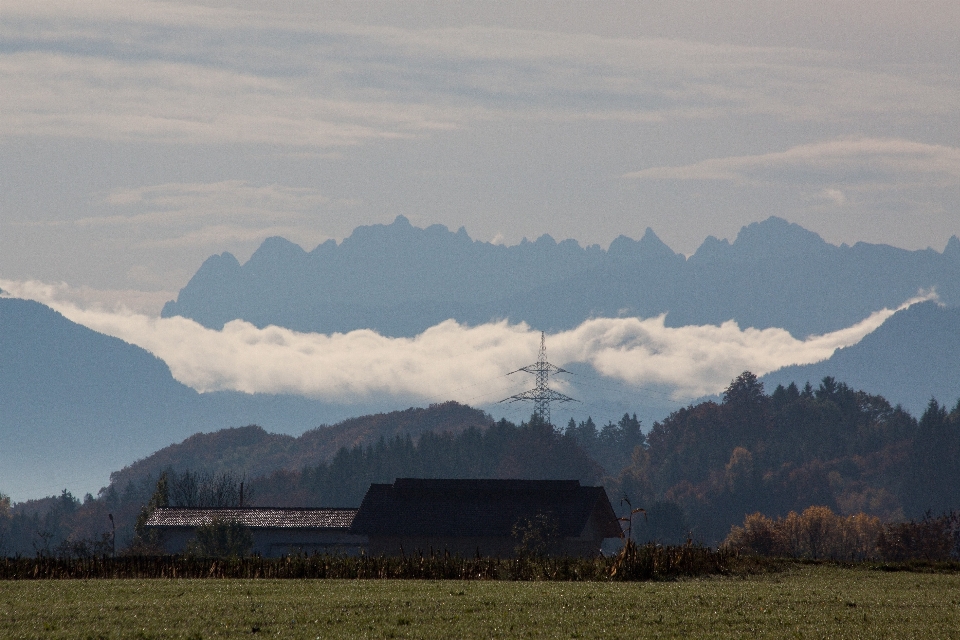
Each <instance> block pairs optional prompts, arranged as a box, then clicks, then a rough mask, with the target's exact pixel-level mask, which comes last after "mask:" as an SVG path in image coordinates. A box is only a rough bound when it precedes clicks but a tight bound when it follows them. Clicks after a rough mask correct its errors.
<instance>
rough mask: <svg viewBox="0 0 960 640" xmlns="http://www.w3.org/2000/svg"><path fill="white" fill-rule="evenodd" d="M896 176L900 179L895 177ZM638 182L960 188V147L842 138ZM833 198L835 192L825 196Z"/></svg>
mask: <svg viewBox="0 0 960 640" xmlns="http://www.w3.org/2000/svg"><path fill="white" fill-rule="evenodd" d="M894 176H896V177H895V178H894ZM623 177H624V178H628V179H638V180H730V181H735V182H833V183H837V182H851V183H876V184H878V185H879V184H883V183H887V184H889V183H894V182H895V183H896V184H897V185H898V186H901V187H903V186H914V185H919V184H928V185H931V186H940V187H944V186H949V185H955V184H956V182H957V180H958V179H960V149H958V148H956V147H950V146H945V145H935V144H924V143H920V142H913V141H910V140H900V139H871V138H861V139H841V140H831V141H826V142H818V143H812V144H804V145H798V146H796V147H792V148H790V149H788V150H786V151H781V152H775V153H765V154H758V155H752V156H735V157H729V158H711V159H709V160H703V161H701V162H696V163H693V164H688V165H683V166H676V167H651V168H649V169H642V170H640V171H633V172H630V173H626V174H624V176H623ZM825 195H827V196H835V195H836V194H835V193H833V194H832V193H829V192H825Z"/></svg>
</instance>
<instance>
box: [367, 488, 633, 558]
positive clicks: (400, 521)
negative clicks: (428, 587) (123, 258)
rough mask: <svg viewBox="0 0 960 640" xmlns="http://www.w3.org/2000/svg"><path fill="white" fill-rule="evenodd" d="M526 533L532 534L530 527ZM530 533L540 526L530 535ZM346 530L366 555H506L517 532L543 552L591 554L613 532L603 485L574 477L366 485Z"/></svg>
mask: <svg viewBox="0 0 960 640" xmlns="http://www.w3.org/2000/svg"><path fill="white" fill-rule="evenodd" d="M531 529H532V530H531ZM537 529H540V530H539V531H537ZM351 530H352V531H353V532H354V533H356V534H361V535H364V536H366V537H367V538H368V542H367V549H368V550H369V553H370V554H372V555H381V554H384V555H399V554H401V553H413V552H415V551H418V550H419V551H423V552H424V553H429V552H430V551H437V552H449V553H451V554H454V555H461V556H473V555H476V554H479V555H482V556H499V557H501V558H505V557H510V556H513V555H514V554H515V552H516V549H517V546H518V544H521V543H522V542H523V540H522V538H523V535H524V533H527V534H532V535H531V536H530V537H532V538H533V539H534V540H533V541H534V542H536V541H537V538H539V539H540V541H541V542H543V543H544V548H543V549H542V550H543V551H546V552H548V553H551V554H557V555H559V554H565V555H572V556H595V555H598V554H599V553H600V545H601V544H602V543H603V540H604V539H605V538H618V537H620V535H621V529H620V523H619V521H618V520H617V516H616V514H615V513H614V511H613V507H611V506H610V500H609V499H608V498H607V493H606V491H604V489H603V487H583V486H580V482H579V481H577V480H421V479H414V478H401V479H398V480H396V481H395V482H394V483H393V484H373V485H370V489H369V490H368V491H367V495H366V496H365V497H364V499H363V502H362V503H361V505H360V510H359V512H358V513H357V516H356V518H354V520H353V526H352V528H351Z"/></svg>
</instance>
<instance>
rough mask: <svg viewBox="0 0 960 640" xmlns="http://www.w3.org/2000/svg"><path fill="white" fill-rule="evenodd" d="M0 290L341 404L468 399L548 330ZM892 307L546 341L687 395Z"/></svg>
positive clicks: (632, 378) (789, 355)
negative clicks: (411, 328)
mask: <svg viewBox="0 0 960 640" xmlns="http://www.w3.org/2000/svg"><path fill="white" fill-rule="evenodd" d="M0 288H2V289H3V290H4V291H5V292H6V293H7V294H9V295H12V296H16V297H22V298H29V299H34V300H38V301H40V302H43V303H45V304H48V305H50V306H51V307H53V308H55V309H57V310H58V311H60V312H61V313H63V314H64V315H65V316H66V317H68V318H70V319H71V320H73V321H74V322H78V323H80V324H82V325H85V326H87V327H89V328H91V329H93V330H95V331H100V332H102V333H105V334H108V335H112V336H115V337H118V338H121V339H123V340H125V341H127V342H130V343H133V344H136V345H139V346H140V347H143V348H144V349H146V350H148V351H150V352H152V353H154V354H155V355H157V356H158V357H160V358H161V359H163V360H164V361H165V362H166V363H167V364H168V365H169V367H170V369H171V371H172V373H173V376H174V377H175V378H176V379H177V380H179V381H180V382H183V383H184V384H187V385H189V386H191V387H193V388H194V389H197V390H198V391H201V392H204V391H216V390H237V391H244V392H248V393H254V392H262V393H290V394H299V395H305V396H309V397H313V398H319V399H325V400H330V401H336V402H341V403H343V402H347V403H349V402H351V401H362V400H365V399H369V398H370V397H372V396H376V395H388V396H403V397H416V398H421V399H444V400H446V399H454V400H460V401H464V402H465V401H469V400H471V399H474V398H476V397H477V392H478V389H480V388H482V387H483V386H484V385H487V386H490V385H491V384H496V381H497V380H498V379H500V378H502V377H503V376H504V375H505V374H507V373H508V372H510V371H513V370H515V369H516V368H518V367H519V366H523V365H526V364H528V363H530V362H533V361H534V360H535V359H536V354H537V349H538V347H539V332H537V331H535V330H533V329H531V328H530V327H529V326H527V325H526V324H509V323H508V322H506V321H503V322H496V323H490V324H484V325H480V326H476V327H468V326H463V325H460V324H458V323H457V322H455V321H453V320H448V321H446V322H442V323H440V324H438V325H436V326H434V327H431V328H430V329H428V330H426V331H424V332H423V333H421V334H420V335H418V336H416V337H413V338H390V337H385V336H381V335H379V334H377V333H376V332H374V331H370V330H357V331H351V332H349V333H346V334H333V335H323V334H316V333H298V332H296V331H291V330H289V329H284V328H280V327H267V328H265V329H258V328H257V327H255V326H253V325H252V324H250V323H248V322H244V321H242V320H235V321H233V322H230V323H228V324H227V325H226V326H225V327H224V328H223V330H222V331H214V330H211V329H207V328H205V327H203V326H201V325H199V324H197V323H196V322H194V321H192V320H187V319H184V318H179V317H178V318H157V317H150V316H147V315H143V314H138V313H134V312H131V311H129V310H126V309H122V308H121V309H114V310H104V309H102V308H81V307H79V306H77V305H76V304H74V303H72V302H63V301H62V300H63V298H64V295H63V292H64V287H56V286H50V285H43V284H39V283H35V282H12V281H4V280H0ZM931 297H933V294H929V295H926V296H921V297H918V298H915V299H913V300H910V301H908V302H907V303H905V304H904V307H906V306H909V305H910V304H913V303H914V302H918V301H920V300H926V299H930V298H931ZM901 308H903V307H901ZM893 313H895V310H891V309H883V310H881V311H877V312H874V313H873V314H871V315H870V316H869V317H868V318H866V319H864V320H862V321H861V322H859V323H857V324H855V325H853V326H851V327H848V328H846V329H842V330H840V331H835V332H832V333H828V334H824V335H821V336H812V337H809V338H806V339H804V340H799V339H797V338H794V337H793V336H791V335H790V333H789V332H787V331H786V330H784V329H777V328H771V329H752V328H748V329H741V328H740V327H739V326H738V325H737V324H736V323H735V322H733V321H728V322H725V323H723V324H721V325H719V326H714V325H704V326H686V327H677V328H672V327H667V326H665V324H664V317H663V316H660V317H656V318H646V319H642V318H597V319H592V320H587V321H586V322H584V323H583V324H581V325H580V326H578V327H576V328H575V329H572V330H570V331H564V332H560V333H556V334H553V335H550V336H549V337H548V341H547V345H548V352H549V357H550V360H551V361H552V362H554V363H555V364H558V365H561V366H565V365H569V364H571V363H586V364H589V365H591V366H592V367H593V368H594V369H595V370H596V371H598V372H599V373H600V374H601V375H603V376H606V377H609V378H612V379H615V380H618V381H621V382H623V383H626V384H629V385H634V386H637V387H643V386H649V385H657V386H666V387H670V388H672V389H673V390H674V398H675V399H678V400H679V399H684V398H687V399H689V398H695V397H698V396H702V395H705V394H710V393H718V392H720V391H721V390H723V389H724V388H725V387H726V386H727V384H729V382H730V380H731V379H732V378H733V377H734V376H736V375H737V374H739V373H740V372H741V371H744V370H746V369H749V370H751V371H753V372H754V373H756V374H758V375H763V374H765V373H768V372H770V371H774V370H776V369H779V368H781V367H784V366H788V365H793V364H810V363H814V362H818V361H821V360H824V359H826V358H829V357H830V356H831V355H832V354H833V352H834V351H835V350H836V349H838V348H841V347H846V346H850V345H853V344H856V343H857V342H859V341H860V340H861V339H862V338H863V337H864V336H866V335H867V334H869V333H870V332H872V331H873V330H875V329H876V328H877V327H879V326H880V325H881V324H883V322H884V321H885V320H886V319H887V318H889V317H890V316H891V315H893ZM500 382H501V386H502V383H503V382H504V381H503V380H500ZM523 382H527V381H523ZM572 382H573V384H574V385H575V384H576V380H575V378H574V379H573V380H572ZM504 395H507V394H504ZM493 399H499V398H490V400H493Z"/></svg>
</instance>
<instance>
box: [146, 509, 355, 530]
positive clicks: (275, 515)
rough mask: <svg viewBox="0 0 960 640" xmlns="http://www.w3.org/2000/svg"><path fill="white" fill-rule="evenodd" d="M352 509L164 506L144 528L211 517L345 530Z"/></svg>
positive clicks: (197, 522)
mask: <svg viewBox="0 0 960 640" xmlns="http://www.w3.org/2000/svg"><path fill="white" fill-rule="evenodd" d="M356 515H357V510H356V509H197V508H187V507H164V508H160V509H157V510H155V511H154V512H153V514H151V516H150V519H149V520H147V526H148V527H199V526H201V525H205V524H210V523H211V522H212V521H213V519H214V518H219V519H221V520H233V521H237V522H240V523H242V524H244V525H246V526H248V527H252V528H255V529H344V530H346V529H349V528H350V525H351V524H352V523H353V518H354V516H356Z"/></svg>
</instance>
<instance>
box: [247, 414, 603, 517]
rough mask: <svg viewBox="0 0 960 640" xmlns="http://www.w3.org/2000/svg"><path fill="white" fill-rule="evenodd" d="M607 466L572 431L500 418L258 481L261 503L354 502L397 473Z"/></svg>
mask: <svg viewBox="0 0 960 640" xmlns="http://www.w3.org/2000/svg"><path fill="white" fill-rule="evenodd" d="M603 473H604V472H603V467H601V465H600V464H598V463H597V462H596V461H595V460H594V459H592V458H591V457H590V456H589V455H588V454H587V453H586V452H585V451H584V449H583V448H582V447H581V446H580V445H579V444H578V442H577V439H576V437H575V436H574V434H573V433H572V432H567V433H561V432H559V431H557V430H556V429H554V428H553V427H552V426H551V425H549V424H545V423H544V422H542V421H538V420H536V419H531V421H530V422H528V423H522V424H520V425H519V426H517V425H515V424H513V423H510V422H507V421H506V420H501V421H499V422H497V423H494V424H493V425H492V426H490V427H487V428H486V429H483V430H481V429H477V428H475V427H473V428H470V429H467V430H465V431H462V432H460V433H449V432H446V433H430V432H428V433H424V434H423V435H421V436H420V438H419V439H418V440H417V441H416V442H414V440H413V438H411V437H410V436H409V435H408V436H405V437H396V438H393V439H392V440H383V439H381V440H380V441H379V442H378V443H376V444H374V445H370V446H367V447H359V446H358V447H354V448H352V449H347V448H343V449H341V450H340V451H339V452H338V453H337V455H336V456H334V458H333V460H331V461H330V462H329V463H324V464H320V465H317V466H311V467H305V468H304V469H303V470H301V471H279V472H277V473H274V474H273V475H271V476H268V477H266V478H262V479H260V480H259V481H258V482H257V483H256V491H257V495H258V503H260V504H264V505H267V504H269V505H276V506H328V507H355V506H358V505H359V504H360V501H361V500H362V499H363V496H364V494H365V493H366V491H367V488H368V487H369V486H370V484H371V483H375V482H383V483H390V482H393V481H394V479H396V478H529V479H578V480H580V481H582V482H584V483H587V484H596V483H597V482H598V481H600V480H601V478H602V477H603Z"/></svg>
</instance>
